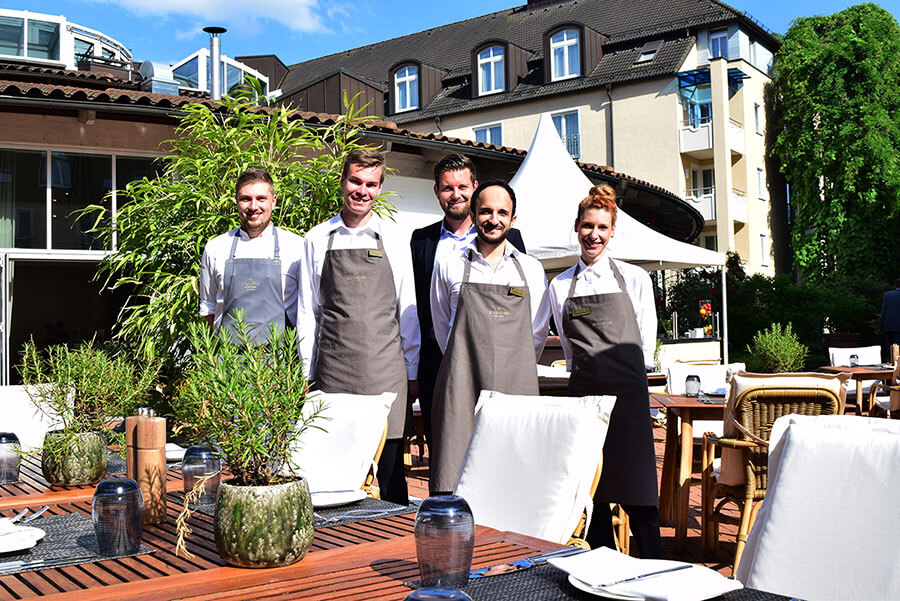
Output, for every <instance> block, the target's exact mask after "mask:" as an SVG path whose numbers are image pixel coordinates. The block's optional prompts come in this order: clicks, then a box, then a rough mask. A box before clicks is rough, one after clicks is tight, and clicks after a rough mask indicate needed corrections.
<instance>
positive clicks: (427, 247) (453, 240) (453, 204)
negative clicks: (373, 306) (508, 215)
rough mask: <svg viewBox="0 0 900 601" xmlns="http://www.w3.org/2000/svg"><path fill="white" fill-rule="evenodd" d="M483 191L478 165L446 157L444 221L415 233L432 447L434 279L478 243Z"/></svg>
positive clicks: (422, 387)
mask: <svg viewBox="0 0 900 601" xmlns="http://www.w3.org/2000/svg"><path fill="white" fill-rule="evenodd" d="M477 187H478V178H477V176H476V172H475V164H474V163H473V162H472V160H471V159H469V157H467V156H465V155H461V154H448V155H445V156H444V157H443V158H442V159H441V160H440V161H438V162H437V163H435V165H434V195H435V196H436V197H437V200H438V203H439V204H440V206H441V210H442V211H443V212H444V218H443V219H441V220H440V221H436V222H434V223H432V224H431V225H428V226H425V227H423V228H419V229H417V230H415V231H414V232H413V233H412V237H411V239H410V248H411V250H412V261H413V274H414V275H415V279H416V307H417V308H418V312H419V329H420V330H421V332H422V347H421V352H420V353H419V377H418V382H419V405H420V407H421V410H422V421H423V423H424V426H425V428H424V429H425V442H426V444H429V445H430V444H431V404H432V399H433V397H434V383H435V380H436V378H437V373H438V369H439V368H440V366H441V357H442V355H441V349H440V347H439V346H438V343H437V340H435V338H434V329H433V327H432V325H431V300H430V298H431V276H432V275H433V273H434V266H435V264H436V260H437V257H439V256H441V255H444V254H447V253H454V254H459V252H460V251H461V250H462V249H463V248H465V247H467V246H469V244H471V242H472V240H474V239H475V224H474V223H473V221H472V212H471V211H470V209H469V202H470V200H471V198H472V193H473V192H475V189H476V188H477ZM507 240H508V241H509V242H511V243H512V244H513V245H514V246H515V247H516V248H517V249H519V250H520V251H522V252H525V245H524V243H523V242H522V236H521V234H520V233H519V231H518V230H517V229H515V228H511V229H510V231H509V236H508V237H507Z"/></svg>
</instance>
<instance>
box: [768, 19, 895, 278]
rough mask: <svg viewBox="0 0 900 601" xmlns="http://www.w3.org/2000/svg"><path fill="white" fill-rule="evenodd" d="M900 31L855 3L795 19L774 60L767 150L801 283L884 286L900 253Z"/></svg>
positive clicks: (889, 21) (889, 22)
mask: <svg viewBox="0 0 900 601" xmlns="http://www.w3.org/2000/svg"><path fill="white" fill-rule="evenodd" d="M898 56H900V26H898V24H897V21H896V20H895V19H894V17H893V16H891V14H890V13H889V12H887V11H886V10H884V9H882V8H879V7H878V6H876V5H874V4H860V5H857V6H852V7H850V8H848V9H846V10H843V11H841V12H839V13H836V14H833V15H830V16H814V17H803V18H798V19H797V20H795V21H794V24H793V26H792V27H791V28H790V30H788V32H787V34H786V35H785V37H784V40H783V44H782V46H781V48H780V50H779V51H778V54H777V56H776V60H775V73H774V92H775V93H774V100H775V106H774V111H773V112H774V122H773V123H771V124H770V127H774V128H775V131H776V132H777V134H776V137H775V142H774V145H773V148H772V152H773V154H774V156H775V158H776V159H777V160H779V161H780V163H781V170H782V172H783V173H784V174H785V176H786V177H787V179H788V181H789V182H790V185H791V188H790V190H791V203H792V205H793V206H794V208H795V209H796V217H797V219H796V223H795V225H794V228H793V234H792V237H793V248H794V259H795V264H796V266H797V267H799V268H800V270H801V273H802V274H803V276H804V278H807V279H809V280H812V281H819V282H822V281H829V280H833V279H836V278H864V279H870V280H875V281H879V282H890V281H892V280H893V279H894V278H895V277H896V275H897V267H896V259H897V257H898V256H900V94H898V90H900V60H898V59H897V57H898Z"/></svg>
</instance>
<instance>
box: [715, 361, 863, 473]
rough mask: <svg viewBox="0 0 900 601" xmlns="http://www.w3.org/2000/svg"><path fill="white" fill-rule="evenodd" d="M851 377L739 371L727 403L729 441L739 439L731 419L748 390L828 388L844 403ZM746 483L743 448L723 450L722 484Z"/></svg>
mask: <svg viewBox="0 0 900 601" xmlns="http://www.w3.org/2000/svg"><path fill="white" fill-rule="evenodd" d="M848 379H849V375H848V374H820V373H814V372H808V373H789V374H755V373H749V372H744V371H739V372H737V373H736V374H734V377H733V378H732V380H731V389H730V390H729V395H728V401H727V403H726V404H725V427H724V435H725V437H726V438H739V433H738V429H737V428H736V427H735V426H734V424H733V423H732V420H731V417H732V416H733V413H734V407H735V404H736V403H737V399H738V397H739V396H740V395H741V393H743V392H744V391H746V390H749V389H751V388H758V387H761V386H771V387H773V388H774V387H781V388H784V387H789V388H824V389H826V390H831V391H832V392H834V393H835V394H837V395H838V398H840V399H841V404H843V401H844V399H845V398H846V396H847V385H846V383H847V380H848ZM745 480H746V474H745V473H744V465H743V455H742V451H740V450H739V449H722V472H721V474H720V475H719V483H721V484H727V485H731V486H739V485H741V484H743V483H744V481H745Z"/></svg>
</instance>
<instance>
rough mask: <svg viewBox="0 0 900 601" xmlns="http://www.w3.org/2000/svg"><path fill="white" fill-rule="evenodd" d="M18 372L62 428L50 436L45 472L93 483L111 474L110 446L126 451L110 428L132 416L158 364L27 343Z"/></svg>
mask: <svg viewBox="0 0 900 601" xmlns="http://www.w3.org/2000/svg"><path fill="white" fill-rule="evenodd" d="M19 373H20V375H21V376H22V381H23V383H24V384H25V390H26V392H27V393H28V396H29V397H30V399H31V401H32V403H34V405H35V407H37V409H38V410H39V411H40V412H41V413H43V414H44V415H45V416H46V417H47V418H49V420H50V421H51V422H53V423H55V424H56V425H57V426H58V427H57V429H55V430H51V431H49V432H47V434H46V435H45V436H44V444H43V447H42V449H41V469H42V471H43V473H44V478H45V479H46V480H47V481H48V482H49V483H50V484H62V485H74V484H93V483H95V482H98V481H100V480H101V479H102V478H103V477H104V476H105V475H106V468H107V445H108V444H117V445H119V448H120V449H124V448H125V439H124V434H122V433H117V432H114V431H113V430H112V429H111V428H110V425H111V423H114V422H115V420H116V418H117V417H121V416H123V415H127V414H130V413H132V411H133V410H134V409H135V408H136V407H138V406H139V405H141V404H142V403H143V402H144V401H145V400H146V398H147V396H148V395H149V394H150V391H151V389H152V387H153V385H154V383H155V381H156V376H157V373H158V364H157V363H156V362H155V361H150V362H147V363H145V364H144V365H143V366H140V367H139V366H137V365H135V364H134V363H132V362H131V361H129V360H128V359H127V358H126V357H125V356H124V353H121V352H120V353H116V354H113V353H111V352H107V351H105V350H103V349H101V348H98V347H97V346H95V344H94V342H93V341H91V342H88V343H86V344H83V345H81V346H78V347H74V348H70V347H69V346H67V345H58V346H51V347H49V348H48V349H46V351H39V350H38V349H37V348H36V347H35V345H34V341H33V340H31V341H29V342H27V343H26V344H25V348H24V350H23V351H22V363H21V364H20V365H19Z"/></svg>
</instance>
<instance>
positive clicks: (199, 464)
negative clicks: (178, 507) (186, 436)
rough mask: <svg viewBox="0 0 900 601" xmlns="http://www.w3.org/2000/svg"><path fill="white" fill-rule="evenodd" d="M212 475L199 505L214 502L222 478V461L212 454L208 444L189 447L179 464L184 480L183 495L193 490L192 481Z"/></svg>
mask: <svg viewBox="0 0 900 601" xmlns="http://www.w3.org/2000/svg"><path fill="white" fill-rule="evenodd" d="M210 474H214V475H213V477H212V478H210V479H209V480H207V481H206V485H205V487H204V489H203V494H202V495H200V500H199V503H201V504H209V503H215V502H216V493H217V492H218V491H219V480H220V479H221V477H222V475H221V474H222V459H221V458H220V457H219V456H218V455H216V454H215V453H214V451H213V450H212V449H211V448H210V446H209V445H208V444H198V445H194V446H192V447H189V448H188V450H187V451H185V452H184V459H183V460H182V462H181V475H182V479H183V480H184V493H185V494H187V493H189V492H191V490H193V489H194V481H195V480H196V479H197V478H199V477H200V476H208V475H210Z"/></svg>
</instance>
